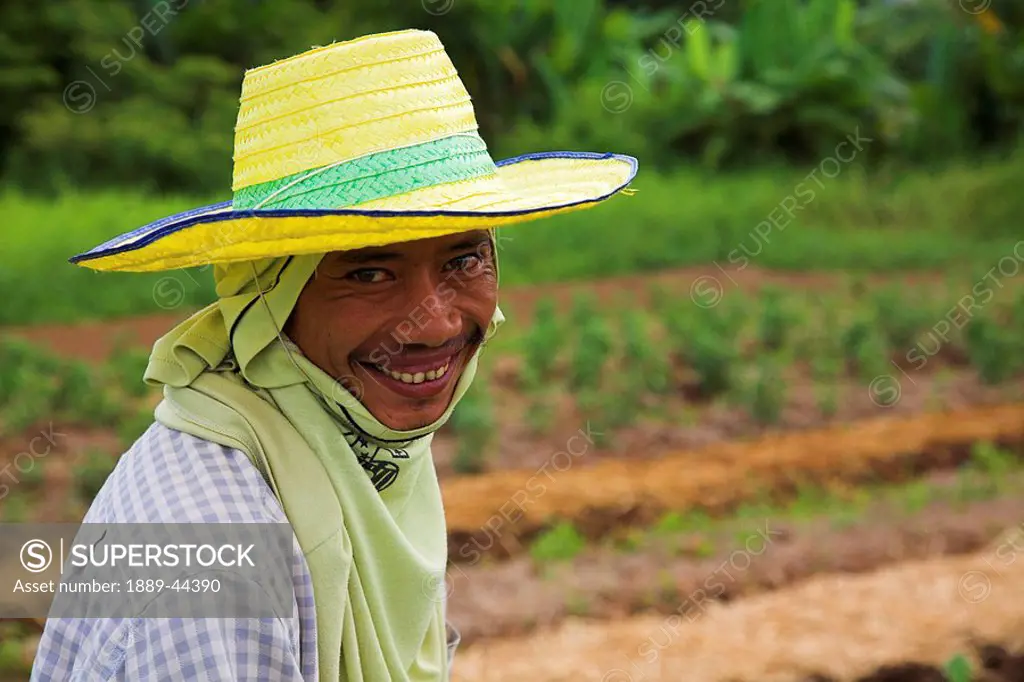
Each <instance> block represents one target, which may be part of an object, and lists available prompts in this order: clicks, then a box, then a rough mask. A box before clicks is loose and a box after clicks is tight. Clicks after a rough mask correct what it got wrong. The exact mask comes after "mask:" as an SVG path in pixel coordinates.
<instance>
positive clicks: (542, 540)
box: [530, 521, 586, 564]
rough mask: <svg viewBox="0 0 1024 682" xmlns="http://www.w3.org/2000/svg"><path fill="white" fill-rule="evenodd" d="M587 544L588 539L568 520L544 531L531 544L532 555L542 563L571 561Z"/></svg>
mask: <svg viewBox="0 0 1024 682" xmlns="http://www.w3.org/2000/svg"><path fill="white" fill-rule="evenodd" d="M585 546H586V540H585V539H584V538H583V536H582V535H580V533H579V531H577V530H576V528H575V526H573V525H572V524H571V523H569V522H567V521H563V522H560V523H558V524H557V525H555V526H554V527H553V528H551V529H549V530H547V531H544V532H543V533H541V534H540V536H539V537H538V538H537V539H536V540H535V541H534V542H533V544H532V545H531V546H530V556H532V557H533V560H534V561H536V562H537V563H540V564H545V563H552V562H559V561H570V560H572V559H574V558H575V557H576V556H577V555H579V553H580V552H582V551H583V548H584V547H585Z"/></svg>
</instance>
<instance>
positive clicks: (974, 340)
mask: <svg viewBox="0 0 1024 682" xmlns="http://www.w3.org/2000/svg"><path fill="white" fill-rule="evenodd" d="M986 312H987V311H986ZM963 336H964V342H965V344H966V347H967V354H968V356H969V358H970V362H971V365H973V366H974V367H975V369H977V371H978V376H979V377H980V378H981V380H982V381H983V382H985V383H986V384H999V383H1002V382H1004V381H1006V380H1007V379H1009V378H1010V377H1012V376H1013V375H1014V374H1015V373H1016V372H1017V370H1018V369H1019V367H1020V360H1019V359H1018V358H1019V348H1020V340H1019V339H1018V338H1017V337H1016V336H1014V334H1013V333H1012V331H1010V330H1008V329H1006V328H1004V327H1000V326H999V325H998V324H997V323H996V322H995V321H994V320H993V319H992V316H991V315H989V314H986V313H984V312H983V313H982V314H981V315H979V316H978V317H976V318H974V319H973V320H971V322H970V323H969V324H968V325H966V326H965V327H964V329H963Z"/></svg>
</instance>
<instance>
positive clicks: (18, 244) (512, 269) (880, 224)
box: [0, 154, 1024, 325]
mask: <svg viewBox="0 0 1024 682" xmlns="http://www.w3.org/2000/svg"><path fill="white" fill-rule="evenodd" d="M1021 156H1022V154H1017V155H1016V156H1014V157H1011V158H1010V159H1008V160H1006V161H1003V162H990V163H989V164H987V165H985V166H984V167H972V166H967V165H961V166H953V167H950V168H948V169H945V170H943V171H936V172H926V171H923V170H918V171H907V172H905V173H901V174H892V175H887V174H885V173H881V172H879V173H874V174H871V175H868V174H867V173H865V172H863V171H861V170H858V169H857V168H854V167H851V168H850V169H849V170H848V171H846V172H844V173H842V174H841V175H839V176H837V177H836V178H834V179H832V180H828V181H827V182H826V183H824V185H823V186H822V187H820V188H816V189H815V198H814V199H813V200H810V201H807V200H802V203H801V204H800V208H799V210H794V211H793V212H792V214H791V216H792V217H791V218H790V217H789V216H787V215H786V214H785V213H784V212H783V210H782V209H781V208H779V207H780V205H782V203H783V202H784V201H785V200H787V197H789V198H792V197H793V195H794V191H795V188H796V186H797V184H798V183H800V182H801V181H802V180H803V179H804V177H803V176H804V175H805V172H802V171H797V170H791V171H788V172H787V171H779V170H751V171H749V172H746V173H741V174H731V175H720V176H715V177H714V178H709V177H708V176H707V174H706V173H704V172H699V171H684V172H679V173H677V174H674V175H672V176H659V175H656V174H653V173H646V172H643V171H641V173H640V175H639V176H638V177H637V179H636V180H635V182H634V184H633V187H634V188H635V189H637V190H638V192H637V193H636V194H635V195H634V196H630V197H627V196H619V197H615V198H614V199H613V200H612V201H610V202H609V203H608V204H607V205H605V206H602V207H600V208H599V209H596V210H594V211H584V212H575V213H568V214H564V215H560V216H555V217H552V218H550V219H548V220H545V221H544V224H536V225H534V224H527V225H522V226H516V227H513V228H510V229H507V230H503V231H502V232H501V239H500V242H499V253H500V257H501V279H502V284H503V285H515V284H524V283H543V282H554V281H566V280H574V279H584V278H587V279H589V278H599V277H606V276H612V275H625V274H630V273H643V272H649V271H651V270H655V269H659V268H670V267H679V266H686V265H695V264H707V263H709V262H711V261H718V262H720V263H723V264H732V265H737V264H742V263H744V262H747V260H748V258H749V262H751V263H753V264H755V265H757V266H760V267H767V268H781V269H790V270H808V269H810V270H836V269H844V270H855V271H886V270H894V269H944V268H950V267H954V266H955V267H958V268H959V267H967V266H972V265H975V266H977V265H985V269H987V268H988V267H991V264H992V263H995V262H996V261H998V259H999V258H1000V257H1002V256H1004V255H1006V254H1007V253H1010V251H1011V250H1012V248H1013V245H1014V244H1015V243H1016V242H1017V234H1016V233H1015V232H1014V230H1015V229H1016V226H1017V225H1018V217H1019V215H1020V214H1021V213H1022V209H1024V206H1022V205H1021V202H1022V201H1024V198H1022V197H1021V194H1020V192H1018V191H1017V188H1018V187H1019V186H1020V185H1021V183H1022V182H1024V163H1022V160H1024V159H1022V158H1021ZM222 198H223V197H203V198H195V197H148V196H144V195H141V194H137V193H125V192H115V191H110V192H102V193H95V194H67V195H63V196H59V197H56V198H28V197H25V196H23V195H21V194H17V193H15V192H13V191H7V192H6V193H4V194H2V195H0V212H2V213H3V215H4V220H5V225H8V226H10V227H9V229H8V230H7V232H6V233H5V235H4V237H3V239H4V242H3V251H4V254H5V256H6V258H5V259H4V263H3V265H2V266H0V287H2V288H3V289H4V290H5V291H8V292H12V293H14V294H15V295H12V296H9V297H8V298H7V300H6V301H5V304H4V306H3V308H2V309H0V325H14V324H28V323H37V322H54V321H61V322H67V321H72V320H81V319H102V318H107V317H115V316H123V315H134V314H147V313H159V312H161V311H168V310H176V309H179V308H181V309H185V308H188V307H192V306H198V305H201V304H203V303H206V302H208V301H209V300H211V298H212V295H213V294H212V291H213V289H212V282H211V278H210V273H209V271H208V270H207V271H201V272H199V271H194V270H193V271H173V272H170V273H156V274H138V273H120V274H118V273H94V272H92V271H90V270H87V269H84V268H78V267H74V266H71V265H69V264H68V263H67V259H68V258H69V257H70V256H72V255H74V254H76V253H80V252H82V251H85V250H88V249H89V248H91V247H93V246H95V245H98V244H100V243H101V242H104V241H106V240H108V239H110V238H111V237H113V236H115V235H116V234H118V233H120V232H122V231H125V230H128V229H132V228H134V227H136V226H139V225H143V224H145V223H147V222H150V221H152V220H155V219H157V218H160V217H163V216H165V215H168V214H171V213H174V212H177V211H181V210H184V209H188V208H191V207H194V206H197V205H201V204H206V203H211V202H213V201H217V200H220V199H222ZM937 198H939V200H937ZM786 205H792V204H791V202H790V203H787V204H786ZM772 220H774V221H775V222H774V224H773V223H772V222H771V221H772ZM747 253H750V254H756V256H755V257H748V256H747V255H746V254H747ZM54 291H60V292H61V295H60V296H53V292H54Z"/></svg>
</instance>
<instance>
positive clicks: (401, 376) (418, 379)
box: [376, 363, 448, 384]
mask: <svg viewBox="0 0 1024 682" xmlns="http://www.w3.org/2000/svg"><path fill="white" fill-rule="evenodd" d="M376 367H377V369H378V370H379V371H381V372H383V373H384V374H387V375H388V376H389V377H391V378H392V379H396V380H397V381H401V382H402V383H403V384H422V383H423V382H424V381H436V380H437V379H440V378H441V377H443V376H444V375H445V372H447V371H448V364H447V363H445V364H444V365H443V366H441V367H438V368H437V369H432V370H430V371H428V372H416V373H415V374H410V373H409V372H393V371H391V370H389V369H387V368H386V367H384V366H382V365H377V366H376Z"/></svg>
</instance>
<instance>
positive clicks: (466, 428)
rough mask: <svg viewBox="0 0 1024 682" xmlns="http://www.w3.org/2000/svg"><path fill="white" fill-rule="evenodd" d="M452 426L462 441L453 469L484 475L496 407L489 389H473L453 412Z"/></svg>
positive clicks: (479, 387)
mask: <svg viewBox="0 0 1024 682" xmlns="http://www.w3.org/2000/svg"><path fill="white" fill-rule="evenodd" d="M450 424H451V427H452V430H453V431H454V432H455V433H456V434H457V435H458V437H459V444H458V450H457V451H456V453H455V458H454V460H453V461H452V467H453V468H454V469H455V471H457V472H458V473H464V474H475V473H480V472H481V471H483V470H484V468H485V466H486V462H487V453H488V448H489V447H490V445H491V442H492V439H493V437H494V407H493V405H492V403H491V398H490V392H489V391H488V390H487V386H486V385H480V384H478V383H474V384H473V386H471V387H470V389H469V390H468V391H467V392H466V394H465V395H464V396H462V400H461V401H460V402H459V404H458V406H457V407H456V408H455V410H454V411H453V412H452V416H451V420H450Z"/></svg>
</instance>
